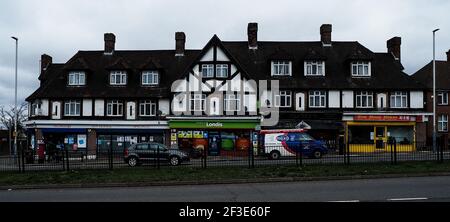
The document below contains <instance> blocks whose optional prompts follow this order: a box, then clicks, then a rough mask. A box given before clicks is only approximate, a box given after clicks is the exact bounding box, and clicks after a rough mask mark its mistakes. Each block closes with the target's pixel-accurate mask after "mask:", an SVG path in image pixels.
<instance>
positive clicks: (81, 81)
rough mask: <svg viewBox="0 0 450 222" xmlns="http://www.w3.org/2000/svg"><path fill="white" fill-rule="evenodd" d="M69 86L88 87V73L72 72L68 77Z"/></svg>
mask: <svg viewBox="0 0 450 222" xmlns="http://www.w3.org/2000/svg"><path fill="white" fill-rule="evenodd" d="M68 85H69V86H84V85H86V73H85V72H83V71H70V72H69V75H68Z"/></svg>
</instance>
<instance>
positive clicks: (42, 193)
mask: <svg viewBox="0 0 450 222" xmlns="http://www.w3.org/2000/svg"><path fill="white" fill-rule="evenodd" d="M0 201H2V202H16V201H21V202H34V201H43V202H55V201H57V202H59V201H68V202H79V201H83V202H105V201H108V202H109V201H130V202H143V201H145V202H147V201H152V202H155V201H157V202H172V201H177V202H198V201H208V202H236V201H239V202H247V201H252V202H267V201H270V202H278V201H288V202H334V201H338V202H365V201H370V202H375V201H387V202H393V201H395V202H396V201H450V176H434V177H406V178H387V179H358V180H332V181H306V182H305V181H303V182H289V183H252V184H227V185H222V184H217V185H190V186H152V187H116V188H81V189H78V188H76V189H73V188H70V189H34V190H33V189H32V190H1V191H0Z"/></svg>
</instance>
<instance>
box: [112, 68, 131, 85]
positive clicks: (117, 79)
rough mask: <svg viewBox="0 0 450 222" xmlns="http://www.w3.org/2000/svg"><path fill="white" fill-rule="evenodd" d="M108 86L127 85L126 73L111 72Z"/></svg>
mask: <svg viewBox="0 0 450 222" xmlns="http://www.w3.org/2000/svg"><path fill="white" fill-rule="evenodd" d="M109 84H110V85H112V86H123V85H126V84H127V72H126V71H111V73H110V76H109Z"/></svg>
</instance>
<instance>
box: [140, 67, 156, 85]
mask: <svg viewBox="0 0 450 222" xmlns="http://www.w3.org/2000/svg"><path fill="white" fill-rule="evenodd" d="M141 84H142V85H143V86H155V85H158V84H159V73H158V71H155V70H146V71H143V72H142V77H141Z"/></svg>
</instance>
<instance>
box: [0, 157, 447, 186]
mask: <svg viewBox="0 0 450 222" xmlns="http://www.w3.org/2000/svg"><path fill="white" fill-rule="evenodd" d="M438 172H450V162H444V163H436V162H403V163H399V164H397V165H390V164H387V163H379V164H370V165H367V164H352V165H349V166H343V165H311V166H304V167H296V166H264V167H255V168H253V169H248V168H246V167H217V168H215V167H211V168H207V169H201V168H190V167H168V168H161V169H160V170H157V169H155V168H152V167H149V168H147V167H137V168H123V169H114V170H113V171H109V170H80V171H70V172H26V173H5V172H2V173H0V186H12V185H47V184H105V183H106V184H108V183H127V184H133V183H154V182H159V183H160V182H167V183H171V182H192V181H195V182H198V183H202V182H205V183H207V182H217V183H220V182H226V181H230V180H243V179H244V180H245V179H249V180H255V179H268V178H270V179H276V178H314V177H339V176H364V175H386V174H408V175H414V174H424V173H438Z"/></svg>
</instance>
